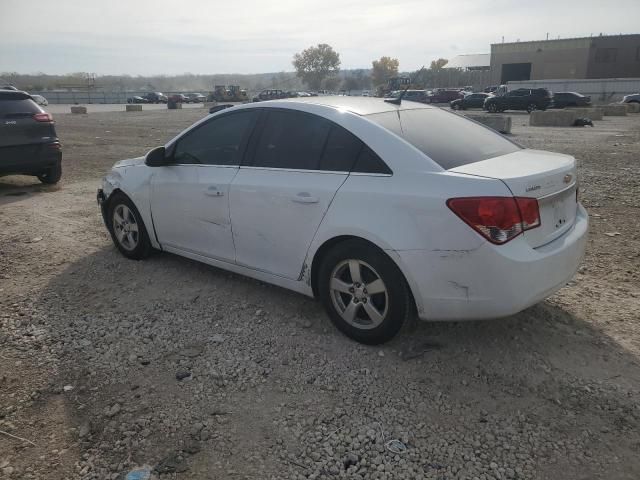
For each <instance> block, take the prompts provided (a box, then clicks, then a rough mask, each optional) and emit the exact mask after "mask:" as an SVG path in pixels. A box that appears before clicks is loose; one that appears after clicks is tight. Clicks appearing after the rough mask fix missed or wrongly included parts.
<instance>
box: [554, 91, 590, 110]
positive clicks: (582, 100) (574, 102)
mask: <svg viewBox="0 0 640 480" xmlns="http://www.w3.org/2000/svg"><path fill="white" fill-rule="evenodd" d="M590 105H591V97H586V96H584V95H582V94H581V93H577V92H554V93H553V97H552V99H551V105H550V106H549V107H550V108H565V107H588V106H590Z"/></svg>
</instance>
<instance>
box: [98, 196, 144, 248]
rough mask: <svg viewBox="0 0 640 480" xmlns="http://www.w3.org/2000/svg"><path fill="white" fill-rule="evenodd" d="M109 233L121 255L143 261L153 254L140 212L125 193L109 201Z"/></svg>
mask: <svg viewBox="0 0 640 480" xmlns="http://www.w3.org/2000/svg"><path fill="white" fill-rule="evenodd" d="M108 212H109V214H108V216H107V221H108V222H109V225H108V227H109V233H111V238H112V240H113V243H115V245H116V247H117V248H118V250H120V253H122V254H123V255H124V256H125V257H127V258H131V259H133V260H141V259H143V258H146V257H148V256H149V254H150V253H151V243H150V242H149V235H148V234H147V229H146V228H145V226H144V223H143V222H142V217H141V216H140V212H138V209H137V208H136V206H135V205H134V204H133V202H132V201H131V200H130V199H129V197H127V196H126V195H124V194H123V193H116V194H115V196H114V197H113V198H112V199H111V200H110V201H109V210H108Z"/></svg>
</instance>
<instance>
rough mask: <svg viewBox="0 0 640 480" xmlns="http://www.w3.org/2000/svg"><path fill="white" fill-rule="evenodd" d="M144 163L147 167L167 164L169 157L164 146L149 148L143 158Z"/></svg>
mask: <svg viewBox="0 0 640 480" xmlns="http://www.w3.org/2000/svg"><path fill="white" fill-rule="evenodd" d="M144 163H145V164H146V165H147V166H149V167H164V166H165V165H168V164H169V158H167V156H166V150H165V148H164V147H156V148H154V149H151V150H149V153H147V156H146V157H145V158H144Z"/></svg>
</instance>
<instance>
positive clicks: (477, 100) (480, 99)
mask: <svg viewBox="0 0 640 480" xmlns="http://www.w3.org/2000/svg"><path fill="white" fill-rule="evenodd" d="M489 96H491V94H490V93H470V94H468V95H465V97H464V98H458V99H456V100H453V101H452V102H450V103H449V105H450V106H451V108H452V109H453V110H466V109H467V108H482V107H483V105H484V101H485V100H486V99H487V98H488V97H489Z"/></svg>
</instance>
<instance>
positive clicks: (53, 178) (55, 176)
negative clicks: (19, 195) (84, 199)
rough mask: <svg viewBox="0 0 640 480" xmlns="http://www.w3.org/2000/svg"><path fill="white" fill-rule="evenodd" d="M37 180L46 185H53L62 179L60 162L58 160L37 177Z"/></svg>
mask: <svg viewBox="0 0 640 480" xmlns="http://www.w3.org/2000/svg"><path fill="white" fill-rule="evenodd" d="M37 177H38V180H40V181H41V182H42V183H44V184H46V185H53V184H56V183H58V182H59V181H60V178H61V177H62V162H61V161H60V160H58V161H57V162H56V163H55V164H54V165H53V166H52V167H50V168H48V169H47V170H45V171H44V172H42V173H39V174H38V175H37Z"/></svg>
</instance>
